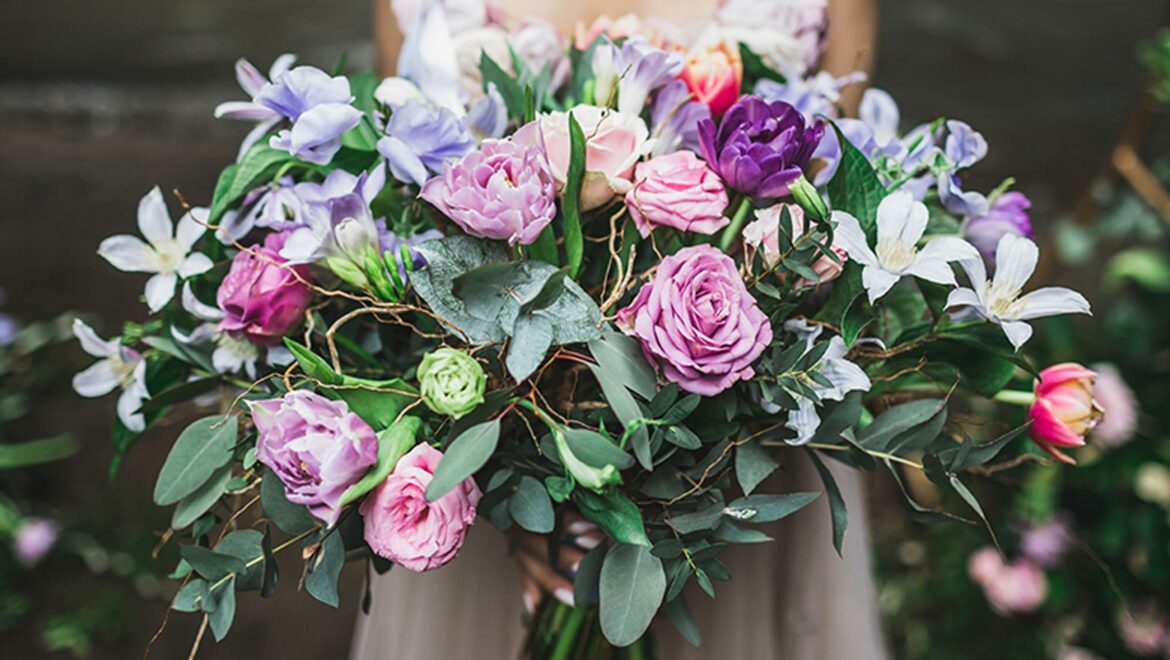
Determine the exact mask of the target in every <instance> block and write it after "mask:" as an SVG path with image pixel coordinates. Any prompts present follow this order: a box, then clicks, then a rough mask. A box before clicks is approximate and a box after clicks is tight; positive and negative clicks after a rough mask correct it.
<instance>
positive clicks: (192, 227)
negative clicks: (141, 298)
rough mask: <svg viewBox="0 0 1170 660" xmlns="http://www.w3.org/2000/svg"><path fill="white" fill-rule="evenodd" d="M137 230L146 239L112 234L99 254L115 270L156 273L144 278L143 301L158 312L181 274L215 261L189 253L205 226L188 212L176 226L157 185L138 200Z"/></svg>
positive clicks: (207, 267) (203, 269)
mask: <svg viewBox="0 0 1170 660" xmlns="http://www.w3.org/2000/svg"><path fill="white" fill-rule="evenodd" d="M198 210H199V209H196V211H198ZM138 230H139V231H141V232H142V235H143V236H144V237H145V238H146V242H143V240H142V239H140V238H138V237H137V236H130V235H128V234H120V235H118V236H111V237H109V238H107V239H106V240H104V241H102V244H101V246H99V247H98V254H99V255H101V257H102V258H104V259H105V260H106V261H108V262H110V264H111V265H112V266H113V267H114V268H117V269H118V270H121V271H125V272H128V273H155V275H154V277H152V278H150V279H149V280H147V281H146V304H147V306H148V307H150V311H151V312H157V311H159V310H160V309H162V308H163V307H166V304H167V303H169V302H170V301H171V299H172V298H174V297H175V285H177V284H178V282H179V278H180V277H183V278H188V277H194V276H195V275H199V274H202V273H206V272H207V271H209V270H211V267H212V266H213V265H214V264H212V263H211V259H209V258H208V257H207V255H205V254H203V253H200V252H194V253H192V252H191V248H192V246H194V245H195V242H196V241H198V240H199V239H200V237H202V236H203V232H204V230H205V228H204V226H203V225H201V224H199V223H198V222H196V221H195V218H193V217H192V215H191V213H187V214H186V215H184V216H183V217H182V218H180V219H179V225H178V228H177V229H176V227H175V224H174V222H172V221H171V216H170V213H168V212H167V205H166V203H165V202H164V201H163V196H162V191H160V190H159V189H158V187H157V186H156V187H155V188H154V189H153V190H151V191H150V192H148V193H147V194H146V196H145V197H143V198H142V201H140V202H139V203H138Z"/></svg>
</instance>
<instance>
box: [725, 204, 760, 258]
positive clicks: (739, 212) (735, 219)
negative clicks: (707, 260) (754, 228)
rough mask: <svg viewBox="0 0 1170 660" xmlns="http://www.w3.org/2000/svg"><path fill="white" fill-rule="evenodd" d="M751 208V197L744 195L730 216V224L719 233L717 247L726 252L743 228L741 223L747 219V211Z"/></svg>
mask: <svg viewBox="0 0 1170 660" xmlns="http://www.w3.org/2000/svg"><path fill="white" fill-rule="evenodd" d="M751 210H752V198H751V197H747V196H744V198H743V200H742V201H740V203H739V207H737V208H736V209H735V215H733V216H731V224H729V225H727V227H726V228H725V229H724V230H723V233H722V234H720V235H719V249H720V250H723V251H724V252H727V250H729V249H730V248H731V246H732V244H734V243H735V239H736V238H738V237H739V233H740V231H742V230H743V223H744V222H745V221H746V220H747V216H748V212H749V211H751Z"/></svg>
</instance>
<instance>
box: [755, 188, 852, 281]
mask: <svg viewBox="0 0 1170 660" xmlns="http://www.w3.org/2000/svg"><path fill="white" fill-rule="evenodd" d="M785 208H787V209H788V216H789V217H790V218H792V240H793V241H796V240H799V238H800V237H801V236H803V235H804V233H805V232H806V231H808V222H807V220H806V219H805V217H804V209H802V208H800V207H799V206H797V205H796V204H776V205H775V206H771V207H768V208H766V209H761V210H759V211H756V219H755V220H753V221H752V222H750V223H749V224H748V226H746V227H744V228H743V240H744V242H745V243H747V245H748V247H750V248H752V249H753V250H763V251H764V264H765V265H767V266H768V267H769V268H775V267H776V266H778V265H779V264H780V214H781V212H782V211H783V209H785ZM829 249H830V250H832V252H833V254H835V255H836V256H837V259H838V261H833V260H832V259H830V258H829V257H826V256H824V255H822V256H821V257H820V258H819V259H817V260H816V261H814V262H813V264H812V269H813V271H814V272H815V273H816V274H817V275H819V276H820V277H819V279H818V281H817V282H809V281H808V280H805V279H801V280H800V281H798V282H797V283H796V286H797V288H800V287H805V286H812V285H813V284H818V283H819V284H824V283H826V282H831V281H833V280H835V279H837V277H838V276H839V275H840V274H841V269H842V268H843V267H844V264H845V262H846V261H848V260H849V255H847V254H846V253H845V250H843V249H841V248H840V247H839V246H838V245H837V244H836V243H834V244H833V245H831V246H830V247H829Z"/></svg>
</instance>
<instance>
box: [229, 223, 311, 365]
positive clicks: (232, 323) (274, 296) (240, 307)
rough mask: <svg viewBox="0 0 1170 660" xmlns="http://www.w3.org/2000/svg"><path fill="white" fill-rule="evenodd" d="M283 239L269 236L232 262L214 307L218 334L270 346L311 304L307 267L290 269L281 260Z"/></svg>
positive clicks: (302, 315) (286, 331)
mask: <svg viewBox="0 0 1170 660" xmlns="http://www.w3.org/2000/svg"><path fill="white" fill-rule="evenodd" d="M287 238H288V236H287V235H286V234H270V235H269V236H268V238H267V239H266V240H265V241H264V245H263V246H254V247H253V248H252V249H251V250H249V251H244V252H240V253H239V254H237V255H236V256H235V257H234V258H233V259H232V265H231V269H229V270H228V274H227V277H225V278H224V280H223V283H222V284H220V285H219V292H218V293H217V294H216V302H217V303H218V304H219V308H220V309H222V310H223V313H224V319H223V321H222V322H221V324H220V328H221V329H222V330H223V331H224V332H226V333H228V334H229V335H231V336H232V337H235V338H237V339H239V338H245V339H247V340H248V341H251V342H252V343H254V344H260V345H263V346H274V345H276V344H278V343H280V338H281V337H283V336H284V335H286V334H288V333H289V331H291V330H292V329H293V328H295V327H296V326H297V324H299V323H300V322H301V319H303V318H304V316H305V310H306V309H308V307H309V302H311V301H312V298H313V291H312V289H311V288H310V287H309V285H308V284H307V283H308V282H309V266H308V264H301V265H297V266H290V265H289V264H288V261H287V260H286V259H285V258H284V257H281V256H280V250H281V248H283V247H284V243H285V240H286V239H287Z"/></svg>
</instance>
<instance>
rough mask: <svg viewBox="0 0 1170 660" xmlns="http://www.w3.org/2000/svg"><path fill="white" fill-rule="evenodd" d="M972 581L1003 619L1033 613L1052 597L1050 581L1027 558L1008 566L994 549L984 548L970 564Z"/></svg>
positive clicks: (968, 566)
mask: <svg viewBox="0 0 1170 660" xmlns="http://www.w3.org/2000/svg"><path fill="white" fill-rule="evenodd" d="M967 571H968V573H969V574H970V576H971V579H972V580H973V581H974V582H975V583H976V584H978V585H979V586H981V587H983V593H984V595H985V596H987V602H988V603H990V604H991V607H992V609H994V610H995V611H996V612H997V613H999V614H1000V615H1002V616H1008V615H1011V614H1017V613H1023V612H1032V611H1034V610H1036V608H1038V607H1040V606H1041V605H1043V604H1044V599H1045V598H1047V597H1048V578H1047V577H1045V575H1044V571H1043V570H1041V569H1040V567H1039V566H1037V565H1036V564H1033V563H1032V562H1031V561H1028V560H1027V559H1017V560H1016V561H1014V562H1012V563H1010V564H1005V563H1004V561H1003V559H1002V558H1001V557H1000V555H999V552H998V551H996V550H995V549H994V548H983V549H981V550H978V551H977V552H976V553H975V554H974V555H972V556H971V559H970V561H969V562H968V564H967Z"/></svg>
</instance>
